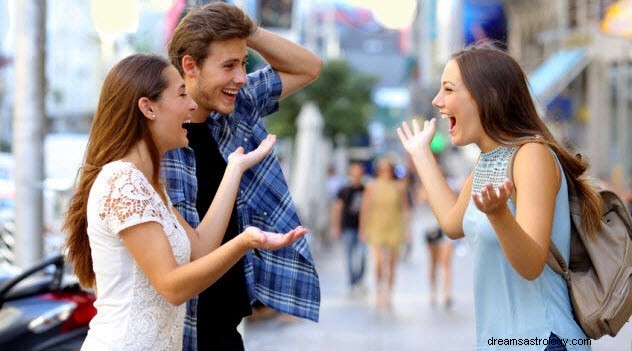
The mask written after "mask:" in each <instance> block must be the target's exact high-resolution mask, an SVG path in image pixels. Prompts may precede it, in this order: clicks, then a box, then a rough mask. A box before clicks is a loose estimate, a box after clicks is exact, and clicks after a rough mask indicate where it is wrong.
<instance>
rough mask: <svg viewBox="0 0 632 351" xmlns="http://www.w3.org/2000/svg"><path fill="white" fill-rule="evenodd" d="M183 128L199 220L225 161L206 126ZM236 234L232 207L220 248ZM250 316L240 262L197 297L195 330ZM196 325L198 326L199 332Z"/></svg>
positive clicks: (189, 125)
mask: <svg viewBox="0 0 632 351" xmlns="http://www.w3.org/2000/svg"><path fill="white" fill-rule="evenodd" d="M185 128H186V129H187V131H188V133H187V137H188V139H189V146H190V147H191V148H192V149H193V151H195V166H196V177H197V181H198V193H197V202H196V208H197V211H198V214H199V215H200V220H201V219H202V218H203V217H204V215H205V214H206V212H207V211H208V209H209V207H210V206H211V203H212V201H213V198H214V197H215V194H216V193H217V189H218V188H219V184H220V182H221V181H222V177H223V176H224V171H225V170H226V161H225V160H224V158H223V157H222V155H221V153H220V152H219V149H218V146H217V143H216V142H215V139H213V136H212V135H211V134H210V130H209V128H208V126H207V125H206V123H188V124H185ZM237 234H239V227H238V225H237V211H236V208H235V206H233V212H232V214H231V216H230V221H229V222H228V227H227V228H226V234H225V235H224V239H223V240H222V244H223V243H225V242H227V241H229V240H230V239H232V238H234V237H235V236H237ZM251 313H252V309H251V307H250V300H249V298H248V291H247V288H246V278H245V273H244V263H243V258H242V259H241V260H239V262H237V263H236V264H235V265H234V266H233V267H232V268H231V269H229V270H228V272H226V274H224V275H223V276H222V277H221V278H220V279H219V280H218V281H217V282H215V284H213V285H211V286H210V287H209V288H208V289H206V290H204V291H203V292H202V293H201V294H200V299H199V301H198V330H202V331H205V332H208V329H207V328H206V327H205V326H206V325H208V324H209V323H214V321H210V320H209V319H216V320H223V319H225V318H231V319H234V318H235V317H244V316H248V315H250V314H251ZM206 321H208V322H206ZM200 325H202V328H201V329H200ZM200 334H201V333H200Z"/></svg>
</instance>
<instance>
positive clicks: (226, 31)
mask: <svg viewBox="0 0 632 351" xmlns="http://www.w3.org/2000/svg"><path fill="white" fill-rule="evenodd" d="M256 29H257V24H256V23H255V22H254V21H253V20H252V19H251V18H250V17H248V15H247V14H246V13H244V12H243V11H242V10H241V9H240V8H238V7H237V6H234V5H229V4H225V3H223V2H212V3H210V4H207V5H204V6H201V7H194V8H192V9H191V10H190V11H189V13H188V14H187V15H186V16H185V17H184V18H183V19H182V20H181V21H180V23H179V24H178V26H177V27H176V29H175V30H174V32H173V35H172V37H171V40H170V41H169V44H168V45H167V52H168V53H169V59H170V60H171V63H172V64H173V65H174V66H175V67H176V68H177V69H178V72H180V74H181V75H183V76H184V70H183V68H182V57H184V56H185V55H189V56H191V57H192V58H193V59H194V60H195V62H196V63H197V65H198V66H201V65H202V64H203V63H204V60H205V59H206V57H207V56H208V54H209V52H208V47H209V45H211V43H212V42H213V41H223V40H229V39H235V38H239V39H245V38H247V37H248V36H250V35H251V34H252V33H254V32H255V30H256Z"/></svg>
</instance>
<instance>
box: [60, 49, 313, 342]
mask: <svg viewBox="0 0 632 351" xmlns="http://www.w3.org/2000/svg"><path fill="white" fill-rule="evenodd" d="M195 108H197V105H196V104H195V102H194V101H193V100H192V99H191V98H190V97H189V96H188V95H187V94H186V91H185V86H184V82H183V80H182V78H181V77H180V74H179V73H178V71H177V70H176V69H175V68H174V67H173V66H172V65H171V64H169V62H168V61H166V60H165V59H164V58H162V57H160V56H157V55H148V54H137V55H132V56H129V57H127V58H125V59H123V60H122V61H121V62H119V63H118V64H116V65H115V66H114V67H113V68H112V70H111V71H110V72H109V74H108V75H107V77H106V78H105V81H104V83H103V87H102V90H101V96H100V98H99V103H98V106H97V111H96V114H95V117H94V121H93V124H92V130H91V131H90V137H89V140H88V148H87V151H86V159H85V164H84V166H83V167H82V170H81V171H80V174H79V184H78V186H77V189H76V192H75V194H74V196H73V198H72V199H71V203H70V208H69V210H68V213H67V215H66V218H65V222H64V229H65V230H66V231H67V232H68V239H67V242H66V246H67V247H68V259H69V261H70V262H72V263H73V265H74V270H75V273H76V275H77V276H78V278H79V281H80V283H81V284H82V285H83V286H85V287H92V288H94V289H95V291H96V293H97V300H96V302H95V307H96V308H97V315H96V316H95V317H94V319H93V320H92V321H91V323H90V331H89V332H88V337H87V338H86V341H85V343H84V345H83V348H82V349H83V350H90V351H92V350H180V349H181V348H182V331H183V324H184V314H185V307H184V303H185V302H186V301H187V300H189V299H190V298H191V297H193V296H195V295H197V294H198V293H199V292H201V291H202V290H204V289H205V288H207V287H208V286H209V285H211V284H213V282H215V281H216V280H217V279H218V278H219V277H220V276H221V275H222V274H224V273H225V272H226V271H227V270H228V269H229V268H230V267H231V266H232V265H233V264H234V263H235V262H237V260H239V258H240V257H241V256H243V255H244V254H245V253H246V252H247V251H248V250H250V249H252V248H255V247H256V248H263V249H278V248H280V247H283V246H286V245H289V244H291V243H292V242H294V241H295V240H297V239H298V238H299V237H300V236H302V235H304V234H305V230H304V229H303V228H300V227H298V228H295V229H294V230H292V231H290V232H289V233H287V234H286V235H285V236H283V235H280V234H273V233H266V232H262V231H261V230H259V229H257V228H253V227H250V228H247V229H246V230H245V231H244V232H243V233H241V234H240V235H239V236H237V237H236V238H234V239H233V240H231V241H229V242H228V243H226V244H224V245H222V246H221V247H218V246H219V244H220V242H221V239H222V236H223V233H224V231H225V229H226V225H227V222H228V219H229V216H230V213H231V211H232V204H233V203H234V201H235V194H236V192H237V186H238V184H239V180H240V178H241V175H242V173H243V172H244V171H245V170H246V169H248V168H249V167H251V166H252V165H254V164H255V163H256V162H258V161H259V160H260V159H261V158H263V157H264V156H265V155H266V154H268V153H269V152H270V150H271V149H272V146H273V144H274V141H275V139H274V136H269V137H268V138H267V139H266V140H264V141H263V142H262V143H261V146H260V147H259V148H257V149H255V150H253V151H251V152H249V153H247V154H244V153H243V149H241V148H239V149H237V150H236V151H235V152H233V153H232V154H231V155H230V156H229V160H228V166H227V168H226V173H225V174H224V178H223V180H222V183H221V186H220V189H219V190H218V192H217V195H216V197H215V199H214V201H213V204H212V205H211V210H209V212H208V213H207V215H206V216H205V217H204V219H203V220H202V223H201V224H200V226H199V227H198V228H197V229H193V228H191V227H190V226H189V225H188V224H187V223H186V221H184V220H183V219H182V217H181V216H180V215H179V214H178V212H177V211H175V210H174V208H173V207H172V206H171V203H170V201H169V198H168V197H167V196H166V195H165V190H164V187H163V185H162V182H161V179H160V159H161V157H162V155H163V153H164V152H166V151H167V150H170V149H174V148H180V147H184V146H186V145H187V138H186V130H185V129H184V128H183V127H182V124H183V123H185V122H187V121H188V119H189V118H190V113H191V111H193V110H194V109H195ZM190 261H194V262H191V263H189V262H190Z"/></svg>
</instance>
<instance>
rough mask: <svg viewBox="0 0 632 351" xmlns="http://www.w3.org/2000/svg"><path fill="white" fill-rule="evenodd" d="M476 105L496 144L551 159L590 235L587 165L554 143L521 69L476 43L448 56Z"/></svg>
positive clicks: (594, 204) (593, 205)
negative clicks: (533, 148) (532, 146)
mask: <svg viewBox="0 0 632 351" xmlns="http://www.w3.org/2000/svg"><path fill="white" fill-rule="evenodd" d="M452 58H453V59H454V60H455V61H456V63H457V64H458V66H459V69H460V70H461V76H462V79H463V82H464V84H465V86H466V87H467V89H468V91H469V92H470V94H471V95H472V97H473V98H474V100H475V101H476V104H477V106H478V113H479V115H480V118H481V124H482V125H483V130H484V131H485V133H486V134H487V135H488V136H489V137H490V138H492V139H493V140H494V141H496V142H498V143H500V144H502V145H514V146H515V145H524V144H526V143H529V142H539V143H543V144H546V145H548V146H549V147H551V149H553V151H554V152H555V154H556V155H557V157H558V159H559V160H560V163H561V164H562V168H563V169H564V173H566V174H567V175H568V176H569V178H570V180H571V184H569V186H573V187H574V188H575V190H576V192H577V196H578V198H579V200H580V203H581V206H582V227H583V229H584V230H585V231H587V232H588V233H594V232H595V231H596V229H597V228H598V227H599V221H600V219H601V213H602V210H603V204H602V202H601V198H600V197H599V194H598V193H597V192H596V191H595V189H594V188H593V187H592V186H591V185H590V183H589V180H588V179H587V177H586V175H585V172H586V170H587V169H588V166H589V164H588V162H587V161H586V160H585V159H582V158H580V157H576V156H575V155H573V154H572V153H571V152H569V151H568V150H567V149H566V148H565V147H563V146H562V145H561V144H560V143H558V142H557V141H556V140H555V138H554V137H553V134H551V132H550V131H549V129H548V127H547V126H546V125H545V124H544V122H543V121H542V119H541V118H540V116H539V115H538V113H537V111H536V107H535V105H534V103H533V99H532V97H531V93H530V92H529V87H528V84H527V79H526V76H525V74H524V72H523V71H522V68H521V67H520V65H519V64H518V62H516V60H514V59H513V58H512V57H511V56H510V55H508V54H507V53H505V52H504V51H501V50H500V49H498V48H496V47H494V46H493V45H492V43H490V42H482V43H477V44H474V45H472V46H469V47H467V48H465V49H463V50H461V51H459V52H456V53H455V54H453V55H452Z"/></svg>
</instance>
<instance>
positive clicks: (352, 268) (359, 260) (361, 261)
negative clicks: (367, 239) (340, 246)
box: [342, 228, 366, 285]
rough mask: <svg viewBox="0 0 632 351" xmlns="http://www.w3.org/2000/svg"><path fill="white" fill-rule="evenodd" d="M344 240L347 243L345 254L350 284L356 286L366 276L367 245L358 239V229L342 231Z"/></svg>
mask: <svg viewBox="0 0 632 351" xmlns="http://www.w3.org/2000/svg"><path fill="white" fill-rule="evenodd" d="M342 239H343V240H344V242H345V252H346V254H347V270H348V272H349V282H350V283H351V285H355V284H356V283H357V282H359V281H360V280H361V279H362V276H364V267H365V262H366V245H364V243H361V242H360V240H359V239H358V230H357V229H351V228H347V229H344V230H343V231H342Z"/></svg>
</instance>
